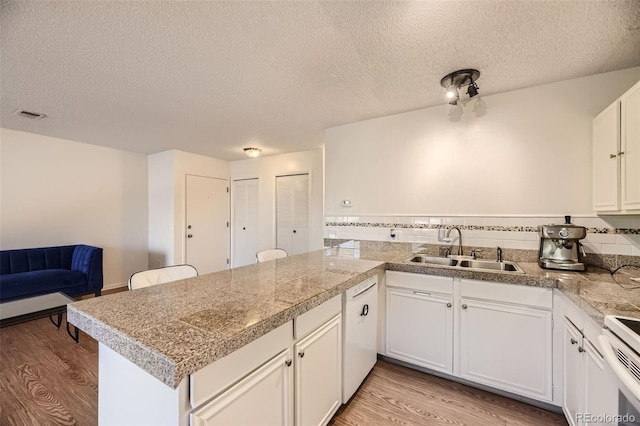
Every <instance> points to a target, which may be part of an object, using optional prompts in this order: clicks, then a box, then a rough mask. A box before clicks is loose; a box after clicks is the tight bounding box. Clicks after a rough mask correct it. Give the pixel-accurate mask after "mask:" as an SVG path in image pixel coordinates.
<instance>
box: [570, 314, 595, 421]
mask: <svg viewBox="0 0 640 426" xmlns="http://www.w3.org/2000/svg"><path fill="white" fill-rule="evenodd" d="M563 342H564V344H563V346H564V354H563V370H564V398H563V399H562V401H563V402H562V411H564V415H565V417H566V418H567V421H568V422H569V424H570V425H571V426H576V425H577V424H578V421H577V419H576V414H577V413H578V412H579V410H582V406H583V403H582V402H581V401H580V394H582V393H583V392H582V384H581V383H580V381H581V377H582V370H583V368H582V356H581V355H582V352H580V351H579V350H578V348H582V334H581V333H580V331H578V329H577V328H576V327H575V326H574V325H573V324H572V323H571V322H570V321H569V320H567V319H566V318H565V319H564V339H563ZM592 414H597V413H592Z"/></svg>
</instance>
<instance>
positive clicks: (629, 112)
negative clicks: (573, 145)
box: [593, 82, 640, 213]
mask: <svg viewBox="0 0 640 426" xmlns="http://www.w3.org/2000/svg"><path fill="white" fill-rule="evenodd" d="M593 209H594V210H595V211H598V212H620V213H627V212H629V213H637V212H638V211H639V210H640V82H638V83H637V84H635V85H634V86H633V87H632V88H631V89H629V90H628V91H627V92H626V93H625V94H624V95H622V96H621V97H620V98H619V99H618V100H616V101H615V102H614V103H613V104H611V105H610V106H609V107H607V108H606V109H605V110H604V111H602V112H601V113H600V114H598V116H596V117H595V118H594V119H593Z"/></svg>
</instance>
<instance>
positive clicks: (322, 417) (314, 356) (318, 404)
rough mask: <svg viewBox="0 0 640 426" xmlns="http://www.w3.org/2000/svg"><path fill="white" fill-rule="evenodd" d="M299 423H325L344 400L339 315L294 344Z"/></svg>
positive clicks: (296, 411) (318, 425) (319, 424)
mask: <svg viewBox="0 0 640 426" xmlns="http://www.w3.org/2000/svg"><path fill="white" fill-rule="evenodd" d="M295 359H296V361H295V401H296V402H295V406H296V409H295V413H296V414H295V417H296V425H300V426H303V425H304V426H323V425H326V424H327V423H329V420H331V417H332V416H333V415H334V414H335V412H336V411H337V410H338V408H339V407H340V404H341V403H342V317H341V315H340V314H338V315H336V316H335V317H334V318H333V319H331V320H330V321H329V322H327V323H326V324H325V325H323V326H321V327H320V328H319V329H317V330H316V331H314V332H313V333H311V334H310V335H308V336H307V337H305V338H303V339H302V340H300V341H299V342H298V343H296V345H295Z"/></svg>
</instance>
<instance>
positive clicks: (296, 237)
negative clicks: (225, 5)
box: [276, 173, 309, 255]
mask: <svg viewBox="0 0 640 426" xmlns="http://www.w3.org/2000/svg"><path fill="white" fill-rule="evenodd" d="M276 246H277V247H278V248H283V249H285V250H286V251H287V253H289V255H294V254H299V253H305V252H307V251H309V174H308V173H304V174H298V175H291V176H278V177H276Z"/></svg>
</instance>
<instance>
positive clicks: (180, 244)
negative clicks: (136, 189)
mask: <svg viewBox="0 0 640 426" xmlns="http://www.w3.org/2000/svg"><path fill="white" fill-rule="evenodd" d="M188 174H190V175H198V176H206V177H212V178H218V179H227V180H228V179H229V162H228V161H224V160H218V159H217V158H212V157H205V156H203V155H197V154H191V153H188V152H184V151H178V150H171V151H164V152H160V153H157V154H152V155H150V156H149V266H150V267H152V268H156V267H159V266H165V265H173V264H177V263H184V262H185V244H186V241H185V232H184V231H185V228H186V223H185V220H186V218H185V211H186V205H185V202H186V199H185V190H186V176H187V175H188Z"/></svg>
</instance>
